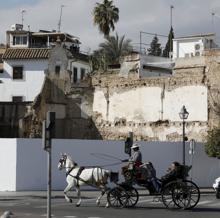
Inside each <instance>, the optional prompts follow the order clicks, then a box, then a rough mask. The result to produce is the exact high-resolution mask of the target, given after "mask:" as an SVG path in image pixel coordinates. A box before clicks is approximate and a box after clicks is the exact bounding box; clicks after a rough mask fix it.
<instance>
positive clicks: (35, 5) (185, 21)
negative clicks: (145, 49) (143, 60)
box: [0, 0, 220, 52]
mask: <svg viewBox="0 0 220 218" xmlns="http://www.w3.org/2000/svg"><path fill="white" fill-rule="evenodd" d="M102 1H103V0H0V43H5V33H6V31H7V30H9V29H10V27H11V25H12V24H15V23H21V20H22V16H21V14H22V13H21V11H22V10H25V11H26V12H25V13H24V29H26V30H27V29H28V25H29V26H30V30H31V31H38V30H40V29H42V30H54V29H55V30H57V29H58V21H59V17H60V8H61V5H64V7H63V13H62V22H61V31H62V32H67V33H69V34H72V35H74V36H77V37H79V38H80V41H81V42H82V44H81V50H83V51H85V52H91V51H93V50H94V49H97V48H98V45H99V44H100V43H101V42H103V41H104V39H103V35H102V34H100V32H99V31H98V28H97V26H94V24H93V17H92V11H93V8H94V7H95V4H96V2H102ZM113 2H114V5H115V6H116V7H118V8H119V22H118V23H117V24H116V25H115V32H117V33H118V35H119V36H122V35H125V37H126V38H128V39H131V40H132V44H133V46H135V47H137V48H138V46H139V43H140V31H143V32H147V33H157V34H161V35H168V34H169V30H170V23H171V22H170V20H171V19H170V7H171V5H173V6H174V8H173V10H172V20H173V22H172V24H173V28H174V35H175V37H180V36H188V35H195V34H205V33H211V32H215V33H216V35H217V41H219V42H220V40H218V39H220V28H219V27H220V0H153V1H152V0H113ZM212 12H214V13H215V15H214V16H213V15H212ZM115 32H113V33H112V34H115ZM152 37H153V36H151V35H148V34H145V33H142V34H141V38H142V43H144V44H149V43H150V42H151V41H152ZM166 40H167V38H166V37H159V41H160V42H161V44H162V46H164V44H165V43H166Z"/></svg>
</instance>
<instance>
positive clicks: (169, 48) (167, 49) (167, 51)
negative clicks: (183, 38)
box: [163, 26, 174, 57]
mask: <svg viewBox="0 0 220 218" xmlns="http://www.w3.org/2000/svg"><path fill="white" fill-rule="evenodd" d="M173 39H174V32H173V27H172V26H171V28H170V33H169V36H168V40H167V44H166V46H165V49H164V50H163V57H169V54H170V52H172V51H173Z"/></svg>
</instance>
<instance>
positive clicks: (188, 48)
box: [173, 38, 204, 59]
mask: <svg viewBox="0 0 220 218" xmlns="http://www.w3.org/2000/svg"><path fill="white" fill-rule="evenodd" d="M196 44H199V45H200V51H203V50H204V43H203V40H202V38H194V39H183V40H179V39H178V40H175V39H174V41H173V58H174V59H176V58H183V57H185V55H186V54H189V56H190V57H191V56H195V45H196Z"/></svg>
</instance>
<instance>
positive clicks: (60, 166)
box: [58, 154, 67, 170]
mask: <svg viewBox="0 0 220 218" xmlns="http://www.w3.org/2000/svg"><path fill="white" fill-rule="evenodd" d="M66 160H67V154H61V158H60V160H59V163H58V169H59V170H62V169H63V168H65V166H66Z"/></svg>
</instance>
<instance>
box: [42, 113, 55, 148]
mask: <svg viewBox="0 0 220 218" xmlns="http://www.w3.org/2000/svg"><path fill="white" fill-rule="evenodd" d="M55 120H56V114H55V112H51V111H48V112H47V117H46V120H43V124H42V144H43V149H44V150H48V149H50V148H51V139H52V138H54V137H55Z"/></svg>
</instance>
